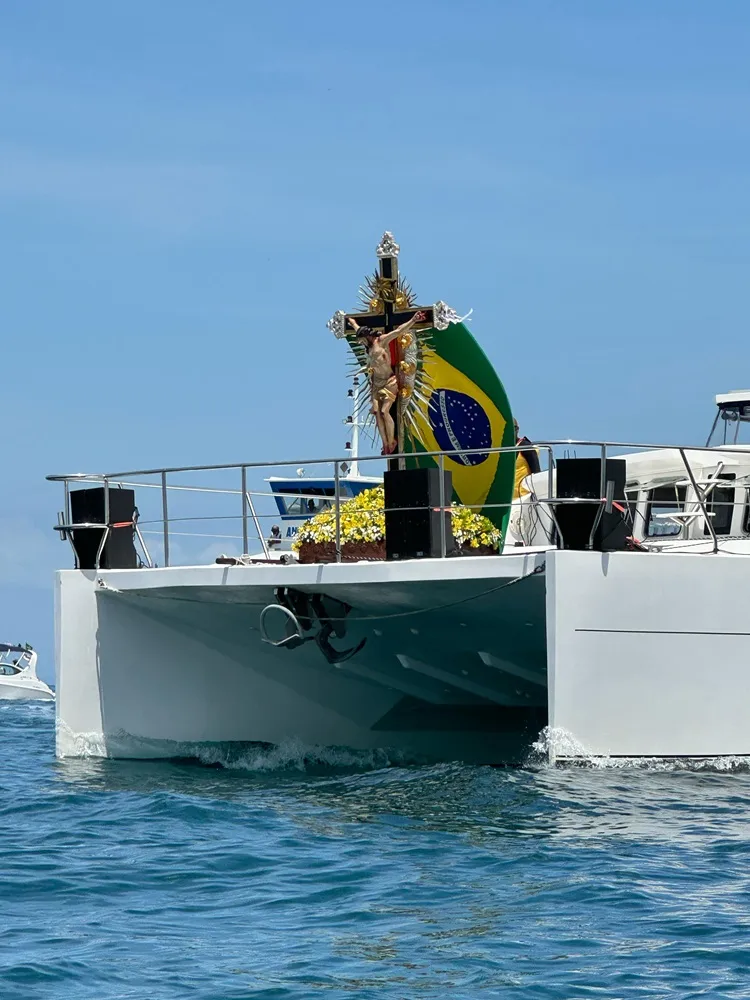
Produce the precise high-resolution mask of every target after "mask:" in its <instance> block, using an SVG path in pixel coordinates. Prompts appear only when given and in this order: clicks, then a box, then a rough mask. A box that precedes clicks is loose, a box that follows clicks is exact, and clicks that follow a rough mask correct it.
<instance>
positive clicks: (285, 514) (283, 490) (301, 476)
mask: <svg viewBox="0 0 750 1000" xmlns="http://www.w3.org/2000/svg"><path fill="white" fill-rule="evenodd" d="M266 482H267V483H268V484H269V485H270V487H271V492H272V494H273V498H274V500H275V502H276V507H277V508H278V511H279V516H280V518H281V521H282V525H281V526H279V525H276V524H275V525H273V527H272V528H271V535H270V537H269V538H268V539H267V543H268V545H269V547H271V548H273V549H276V550H277V551H284V550H288V549H289V548H290V547H291V544H292V541H293V540H294V537H295V535H296V534H297V532H298V531H299V528H300V525H302V524H304V523H305V521H307V520H309V519H310V518H311V517H314V516H315V515H316V514H319V513H320V512H321V511H324V510H328V509H329V508H331V507H333V504H334V497H335V495H336V482H335V480H334V479H333V477H330V478H328V479H326V478H316V479H312V478H307V477H306V476H305V470H304V469H298V470H297V476H296V478H283V477H281V476H271V477H270V478H269V479H267V480H266ZM382 482H383V480H382V479H381V478H380V477H379V476H360V475H357V474H353V473H352V470H351V469H347V468H346V467H344V475H343V476H342V477H341V478H340V479H339V492H340V494H341V499H342V501H344V500H349V499H351V498H352V497H356V496H359V494H360V493H362V492H364V490H369V489H372V488H373V487H374V486H381V485H382Z"/></svg>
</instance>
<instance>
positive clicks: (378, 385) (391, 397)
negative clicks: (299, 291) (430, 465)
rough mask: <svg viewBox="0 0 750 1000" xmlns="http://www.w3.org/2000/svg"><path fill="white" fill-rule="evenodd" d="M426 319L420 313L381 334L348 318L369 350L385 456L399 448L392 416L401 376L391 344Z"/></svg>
mask: <svg viewBox="0 0 750 1000" xmlns="http://www.w3.org/2000/svg"><path fill="white" fill-rule="evenodd" d="M424 319H425V314H424V313H423V312H417V313H415V314H414V315H413V316H412V317H411V318H410V319H408V320H407V321H406V322H405V323H402V324H401V325H400V326H397V327H396V329H395V330H390V331H389V332H388V333H378V332H377V331H376V330H372V329H370V327H369V326H360V325H359V323H358V322H357V321H356V319H354V318H353V317H352V316H348V317H347V320H348V322H349V323H350V324H351V326H352V329H353V330H354V332H355V333H356V335H357V339H358V340H359V342H360V343H361V344H362V345H363V347H364V348H365V350H366V351H367V358H368V360H369V376H370V397H371V403H372V405H371V406H370V413H372V415H373V416H374V417H375V423H376V424H377V427H378V433H379V434H380V437H381V439H382V441H383V451H382V454H383V455H392V454H393V452H394V451H396V450H397V449H398V441H397V439H396V426H395V423H394V421H393V417H392V416H391V407H392V406H393V404H394V403H395V402H396V400H397V399H398V379H397V377H396V375H395V374H394V371H393V367H392V364H391V352H390V349H389V348H390V344H391V342H392V341H394V340H395V339H396V338H397V337H400V336H401V334H403V333H405V332H406V331H407V330H410V329H411V328H412V327H413V326H414V325H415V323H421V322H423V321H424Z"/></svg>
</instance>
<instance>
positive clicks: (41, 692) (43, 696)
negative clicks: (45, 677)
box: [0, 678, 55, 701]
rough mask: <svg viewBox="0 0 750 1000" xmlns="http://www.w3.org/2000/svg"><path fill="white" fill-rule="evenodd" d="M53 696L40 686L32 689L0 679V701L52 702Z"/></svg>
mask: <svg viewBox="0 0 750 1000" xmlns="http://www.w3.org/2000/svg"><path fill="white" fill-rule="evenodd" d="M54 700H55V696H54V694H53V693H52V691H50V690H49V689H48V688H47V687H43V686H42V685H41V684H40V685H39V687H36V686H34V687H32V686H31V685H30V684H22V683H21V684H13V683H12V681H8V680H5V679H3V678H0V701H54Z"/></svg>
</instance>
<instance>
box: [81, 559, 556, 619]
mask: <svg viewBox="0 0 750 1000" xmlns="http://www.w3.org/2000/svg"><path fill="white" fill-rule="evenodd" d="M545 566H546V563H542V564H541V565H539V566H535V567H534V569H533V570H532V571H531V572H530V573H523V574H522V575H521V576H516V577H514V578H513V579H512V580H506V581H505V583H501V584H499V585H498V586H497V587H491V588H490V589H489V590H483V591H482V592H481V593H479V594H469V596H468V597H461V598H459V599H458V600H456V601H448V602H447V603H445V604H435V605H432V606H431V607H427V608H413V609H412V610H410V611H394V612H392V613H391V614H387V615H346V616H344V617H338V618H334V617H333V616H326V620H327V621H330V622H349V623H351V622H375V621H388V620H390V619H393V618H409V617H411V616H412V615H423V614H427V613H428V612H432V611H445V610H447V609H448V608H456V607H458V606H459V605H461V604H469V603H470V602H471V601H480V600H482V598H484V597H489V596H490V595H491V594H496V593H498V591H501V590H505V589H506V587H512V586H514V585H515V584H517V583H520V582H521V580H528V579H529V578H530V577H532V576H538V575H539V574H540V573H543V572H544V569H545ZM98 585H99V588H100V589H101V590H106V591H109V592H110V593H112V594H123V593H125V592H124V591H122V590H119V589H118V588H117V587H112V586H110V585H109V584H108V583H105V582H104V580H101V579H100V580H99V581H98ZM302 593H305V594H307V592H306V591H303V592H302ZM129 596H132V597H136V598H138V597H140V598H141V599H143V600H152V601H174V602H178V603H181V604H215V605H217V606H219V607H260V606H262V607H264V608H265V607H267V603H266V602H265V601H247V602H243V603H242V604H241V605H240V604H233V605H227V604H226V603H225V602H224V601H199V600H197V599H196V598H194V597H162V596H160V595H155V594H154V595H149V594H143V593H134V592H132V591H131V592H130V594H129ZM309 596H311V597H312V596H315V595H314V594H310V595H309ZM319 596H321V597H326V596H327V595H325V594H320V595H319ZM331 599H332V600H338V598H331Z"/></svg>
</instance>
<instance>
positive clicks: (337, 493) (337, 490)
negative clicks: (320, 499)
mask: <svg viewBox="0 0 750 1000" xmlns="http://www.w3.org/2000/svg"><path fill="white" fill-rule="evenodd" d="M333 484H334V490H333V502H334V503H335V505H336V562H337V563H340V562H341V481H340V478H339V463H338V462H334V463H333Z"/></svg>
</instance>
